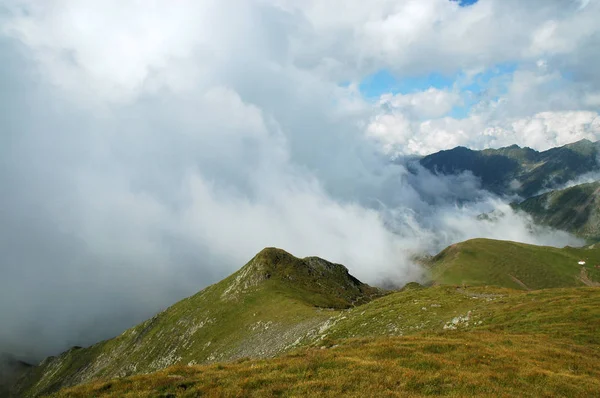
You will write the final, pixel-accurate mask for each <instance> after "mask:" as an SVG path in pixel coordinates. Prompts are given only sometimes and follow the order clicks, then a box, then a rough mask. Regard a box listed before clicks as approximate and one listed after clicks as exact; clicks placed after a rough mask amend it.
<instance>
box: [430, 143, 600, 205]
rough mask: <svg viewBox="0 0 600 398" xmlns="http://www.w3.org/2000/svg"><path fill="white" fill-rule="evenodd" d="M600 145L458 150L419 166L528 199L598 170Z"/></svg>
mask: <svg viewBox="0 0 600 398" xmlns="http://www.w3.org/2000/svg"><path fill="white" fill-rule="evenodd" d="M599 146H600V144H599V143H597V142H596V143H594V142H591V141H588V140H581V141H578V142H575V143H572V144H568V145H565V146H562V147H558V148H552V149H549V150H547V151H543V152H538V151H535V150H533V149H531V148H521V147H519V146H517V145H513V146H509V147H505V148H500V149H485V150H482V151H476V150H471V149H468V148H464V147H456V148H454V149H450V150H447V151H440V152H437V153H434V154H431V155H428V156H425V157H423V158H422V159H421V160H420V161H419V162H420V164H421V165H422V166H423V167H425V168H427V169H428V170H430V171H432V172H434V173H441V174H456V173H460V172H464V171H470V172H472V173H473V174H474V175H475V176H476V177H479V178H480V179H481V184H482V187H483V188H484V189H486V190H489V191H491V192H494V193H496V194H499V195H511V194H518V195H520V196H522V197H525V198H528V197H530V196H532V195H535V194H536V193H538V192H540V191H541V190H542V189H547V188H548V189H552V188H553V187H556V186H560V185H563V184H565V183H567V182H568V181H571V180H573V179H575V178H576V177H578V176H580V175H582V174H585V173H588V172H591V171H597V170H598V169H599V167H598V162H597V159H598V155H599V154H600V152H599V150H598V148H599Z"/></svg>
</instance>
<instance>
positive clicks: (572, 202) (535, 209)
mask: <svg viewBox="0 0 600 398" xmlns="http://www.w3.org/2000/svg"><path fill="white" fill-rule="evenodd" d="M513 207H514V208H515V209H517V210H521V211H524V212H526V213H528V214H529V215H531V217H532V218H533V220H534V222H535V223H537V224H540V225H547V226H549V227H552V228H556V229H560V230H564V231H568V232H571V233H573V234H575V235H577V236H580V237H582V238H585V239H588V240H590V241H600V182H594V183H588V184H580V185H576V186H573V187H570V188H566V189H561V190H555V191H550V192H546V193H544V194H541V195H537V196H533V197H531V198H528V199H526V200H524V201H523V202H521V203H515V204H513Z"/></svg>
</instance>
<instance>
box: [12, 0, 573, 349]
mask: <svg viewBox="0 0 600 398" xmlns="http://www.w3.org/2000/svg"><path fill="white" fill-rule="evenodd" d="M436 2H437V3H439V4H442V3H441V2H440V1H438V0H435V1H431V2H430V3H431V4H434V3H436ZM9 3H10V6H6V9H5V10H3V11H2V13H3V14H1V15H0V16H1V18H2V23H3V25H2V26H3V29H2V32H3V35H2V37H1V39H0V54H1V55H2V62H0V83H1V87H2V88H3V89H2V92H1V94H0V105H1V106H2V109H3V110H4V112H2V114H1V115H0V125H1V126H2V129H3V133H2V135H1V136H0V144H1V145H0V155H1V156H0V186H2V187H3V193H2V196H0V219H1V220H2V223H1V224H0V267H1V268H0V272H1V274H2V278H1V279H0V319H2V328H0V351H10V352H12V353H14V354H16V355H18V356H20V357H22V358H26V359H30V360H38V359H40V358H41V357H43V356H46V355H50V354H56V353H57V352H59V351H60V350H63V349H65V348H67V347H69V346H72V345H86V344H91V343H94V342H96V341H98V340H100V339H103V338H108V337H111V336H113V335H115V334H118V333H120V332H121V331H122V330H123V329H124V328H126V327H129V326H132V325H133V324H135V323H136V322H139V321H141V320H143V319H145V318H147V317H149V316H151V315H152V314H153V313H155V312H156V311H158V310H160V309H162V308H165V307H166V306H168V305H170V304H172V303H173V302H174V301H176V300H178V299H180V298H182V297H185V296H187V295H190V294H192V293H194V292H196V291H198V290H200V289H201V288H203V287H205V286H207V285H208V284H210V283H214V282H216V281H218V280H219V279H221V278H223V277H224V276H226V275H228V274H230V273H231V272H233V271H235V270H237V269H238V268H239V267H241V266H242V265H243V264H244V263H245V262H246V261H247V260H249V259H250V258H251V257H252V256H253V255H254V254H255V253H256V252H258V251H259V250H261V249H262V248H263V247H265V246H278V247H282V248H284V249H286V250H288V251H290V252H291V253H293V254H295V255H297V256H308V255H318V256H322V257H325V258H327V259H329V260H331V261H336V262H340V263H343V264H345V265H346V266H348V268H349V269H350V271H351V272H352V273H353V274H355V275H356V276H357V277H359V278H361V279H363V280H365V281H367V282H371V283H378V282H380V281H382V280H390V279H391V280H394V281H397V283H403V282H408V281H411V280H417V279H419V278H420V277H421V270H420V269H419V267H418V266H416V265H415V264H413V262H412V260H411V259H412V256H413V255H417V254H422V253H424V252H427V253H434V252H436V251H438V250H441V249H442V248H443V247H445V246H446V245H448V244H451V243H454V242H456V241H460V240H464V239H468V238H471V237H481V236H485V237H491V238H498V239H512V240H519V241H523V242H529V243H537V244H548V245H565V244H577V243H579V241H578V240H576V239H575V238H572V237H569V236H568V235H566V234H564V233H560V232H556V231H551V230H546V229H540V230H534V229H532V227H531V225H530V222H529V220H527V219H526V218H523V217H522V216H520V215H516V214H514V213H513V212H512V211H511V210H510V208H509V207H508V206H507V205H506V204H505V202H503V201H502V200H500V199H498V198H495V197H493V196H491V195H490V194H488V193H486V192H484V191H482V190H481V189H480V185H479V182H478V181H477V179H476V178H474V177H473V176H471V175H469V174H462V175H457V176H449V177H440V176H435V175H432V174H431V173H429V172H427V171H426V170H424V169H422V168H421V167H419V166H418V164H415V163H414V161H413V160H411V158H406V159H397V160H396V161H394V162H392V161H391V160H390V159H389V157H388V156H387V154H385V153H384V151H382V147H381V145H380V143H379V142H377V140H373V139H372V137H369V135H368V134H365V132H366V131H367V130H368V124H369V121H370V120H373V118H374V117H375V116H374V114H373V112H374V107H373V104H370V103H368V102H367V101H365V100H364V99H363V98H362V97H361V96H360V95H359V94H358V93H357V92H356V91H355V90H354V89H353V87H352V86H350V87H342V86H340V85H339V84H338V81H339V80H335V79H331V73H332V70H335V69H336V68H335V65H337V63H338V62H339V59H338V60H336V59H335V55H339V56H340V57H341V58H340V59H344V57H346V56H347V54H336V53H335V52H334V51H332V53H331V54H332V57H333V58H331V64H327V62H326V61H322V62H323V63H322V64H321V61H319V62H318V64H319V65H315V64H314V63H313V61H315V59H314V54H315V51H317V50H318V46H316V47H312V46H311V47H310V48H308V47H307V48H305V49H308V50H310V51H309V52H307V53H303V51H302V49H299V48H297V46H298V45H299V43H301V42H303V40H305V39H306V37H312V35H310V34H309V35H307V34H305V33H306V32H305V30H306V29H309V27H310V26H311V24H308V23H307V21H308V20H311V21H312V26H313V28H315V29H317V30H319V29H323V26H322V25H319V23H318V22H319V21H321V22H323V23H325V24H328V23H330V22H331V21H324V20H322V19H320V17H319V15H321V14H320V13H321V12H325V10H320V9H319V7H317V6H316V5H314V4H313V5H311V6H310V7H309V8H310V9H308V10H305V11H306V15H304V16H302V17H298V13H297V11H294V10H293V9H290V8H289V5H287V4H286V2H274V3H280V4H276V5H275V4H270V2H257V3H256V4H255V3H253V2H252V3H251V2H248V3H245V2H244V3H243V4H242V2H240V3H239V4H237V3H236V5H237V6H238V8H236V10H237V11H239V12H237V13H236V15H235V16H234V15H230V13H229V12H228V10H230V8H228V7H226V5H222V4H221V2H210V1H207V2H201V3H198V2H191V3H187V2H181V3H182V4H184V5H185V6H186V7H187V8H186V7H184V8H178V7H179V6H173V7H167V6H165V5H164V4H163V3H161V2H159V1H154V2H149V3H148V4H144V6H141V7H138V6H136V4H137V3H135V2H132V3H127V7H125V8H123V9H121V8H120V4H121V2H118V3H119V5H116V3H114V4H113V3H110V2H106V3H103V6H102V7H98V6H97V5H98V4H99V3H97V2H93V1H91V2H89V1H88V2H86V1H82V2H73V3H69V2H66V3H63V2H50V1H49V2H44V3H43V4H42V3H37V2H30V1H15V2H9ZM196 3H197V4H198V5H194V4H196ZM411 4H413V6H414V7H417V8H418V4H417V2H412V3H411ZM431 4H430V5H431ZM443 4H444V7H447V6H448V5H446V4H445V3H443ZM448 7H451V8H448V9H446V8H444V13H448V14H447V16H446V17H445V18H450V19H451V18H452V15H455V14H453V13H456V12H458V11H457V10H458V8H456V7H458V6H457V5H455V4H454V3H453V4H452V5H450V6H448ZM433 9H434V8H431V9H429V8H428V10H429V11H432V10H433ZM24 10H25V11H24ZM429 11H428V12H429ZM478 12H485V9H482V10H480V11H478ZM326 15H327V18H330V17H331V15H330V14H326ZM448 15H449V16H448ZM456 15H462V14H456ZM192 16H195V17H196V18H193V17H192ZM461 18H462V17H461ZM461 18H459V20H461ZM201 21H207V24H206V25H203V24H202V23H201ZM338 22H339V23H340V24H341V25H343V26H345V24H346V22H345V21H338ZM374 23H375V22H374ZM367 25H369V26H368V29H367V30H368V31H369V32H371V33H369V34H370V35H379V34H383V33H385V32H383V33H382V32H380V31H379V28H377V26H376V25H372V24H367ZM336 26H337V25H336ZM338 27H339V26H338ZM375 28H377V29H375ZM340 29H342V30H343V27H342V28H340ZM392 33H394V32H392ZM395 34H396V33H394V35H395ZM323 37H327V35H326V34H324V36H323ZM369 37H370V36H369ZM415 37H417V36H415ZM338 39H339V38H338V36H337V34H336V36H335V40H334V41H337V40H338ZM386 43H387V44H386V45H388V44H390V43H388V42H386ZM322 44H323V46H324V47H323V48H329V45H331V44H332V43H330V42H327V41H323V42H322ZM115 46H117V47H115ZM386 54H387V55H386V60H388V58H387V57H389V56H391V55H390V54H388V53H386ZM371 56H374V55H372V54H371V55H369V57H371ZM465 57H466V59H467V60H468V59H470V58H469V57H467V56H466V55H465ZM369 62H377V60H376V59H372V60H370V61H369ZM386 62H387V61H386ZM411 62H413V63H416V62H418V57H417V58H415V59H413V60H412V61H411ZM411 65H412V66H411ZM411 65H409V66H410V67H411V68H412V67H413V66H414V65H413V64H411ZM328 66H331V69H330V68H329V67H328ZM359 72H360V73H363V72H364V70H362V69H361V68H358V69H357V70H356V71H348V70H346V68H344V71H343V73H342V72H340V73H341V74H342V75H344V74H345V75H348V74H352V73H354V74H356V76H358V74H357V73H359ZM429 94H436V93H435V92H432V93H429ZM442 97H443V98H441V100H440V104H438V105H439V106H440V107H441V108H443V109H448V106H447V105H446V104H445V101H446V97H444V96H442ZM423 98H425V97H415V98H408V97H406V98H398V101H396V104H397V105H398V106H400V105H401V106H402V107H404V108H410V110H411V112H413V113H415V114H417V115H418V117H429V116H438V115H439V114H440V112H441V111H439V110H438V109H430V110H429V111H424V110H418V109H417V108H418V107H421V106H423V101H424V99H423ZM442 100H443V101H442ZM450 100H451V101H450V102H452V101H454V100H455V99H454V98H450ZM418 152H419V151H412V153H418ZM493 210H500V211H502V212H503V213H504V214H505V216H504V217H501V218H499V220H498V221H496V222H491V221H489V220H478V219H477V215H479V214H481V213H484V212H490V211H493Z"/></svg>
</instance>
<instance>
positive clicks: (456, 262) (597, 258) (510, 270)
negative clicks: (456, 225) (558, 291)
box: [429, 239, 600, 289]
mask: <svg viewBox="0 0 600 398" xmlns="http://www.w3.org/2000/svg"><path fill="white" fill-rule="evenodd" d="M579 261H585V262H586V264H585V265H584V266H581V265H579V264H578V262H579ZM598 265H600V248H595V247H587V248H571V247H566V248H563V249H558V248H554V247H545V246H534V245H527V244H524V243H516V242H509V241H498V240H492V239H473V240H469V241H466V242H461V243H457V244H455V245H452V246H450V247H448V248H446V249H445V250H443V251H442V252H441V253H439V254H438V255H437V256H435V257H433V258H432V259H431V261H430V264H429V266H430V268H431V278H432V280H433V281H434V282H435V283H438V284H450V285H463V284H464V285H495V286H504V287H510V288H514V289H544V288H552V287H567V286H585V285H588V286H591V285H594V284H596V283H597V282H600V267H598Z"/></svg>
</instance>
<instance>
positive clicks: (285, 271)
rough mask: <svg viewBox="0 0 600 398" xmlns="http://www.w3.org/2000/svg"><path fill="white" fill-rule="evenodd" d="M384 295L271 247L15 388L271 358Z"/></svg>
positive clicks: (44, 388) (325, 265) (338, 269)
mask: <svg viewBox="0 0 600 398" xmlns="http://www.w3.org/2000/svg"><path fill="white" fill-rule="evenodd" d="M381 294H382V292H381V291H379V290H378V289H375V288H372V287H370V286H368V285H366V284H363V283H361V282H360V281H358V280H357V279H356V278H354V277H352V276H351V275H350V274H349V273H348V270H347V269H346V268H345V267H344V266H342V265H339V264H333V263H330V262H328V261H325V260H323V259H320V258H317V257H309V258H305V259H299V258H296V257H294V256H292V255H291V254H289V253H287V252H285V251H283V250H280V249H274V248H268V249H265V250H263V251H261V252H260V253H258V254H257V255H256V256H255V257H254V258H253V259H252V260H250V261H249V262H248V263H247V264H246V265H245V266H244V267H242V268H241V269H240V270H239V271H237V272H236V273H234V274H232V275H231V276H229V277H228V278H226V279H224V280H223V281H221V282H219V283H217V284H215V285H212V286H209V287H208V288H206V289H204V290H203V291H201V292H199V293H198V294H196V295H194V296H192V297H189V298H187V299H184V300H182V301H180V302H178V303H177V304H175V305H173V306H172V307H170V308H168V309H167V310H165V311H163V312H161V313H159V314H158V315H156V316H154V317H153V318H152V319H149V320H147V321H145V322H143V323H141V324H140V325H137V326H135V327H133V328H131V329H129V330H127V331H125V332H124V333H123V334H121V335H120V336H118V337H115V338H113V339H110V340H107V341H103V342H100V343H98V344H95V345H93V346H91V347H88V348H81V347H73V348H72V349H70V350H68V351H66V352H64V353H62V354H61V355H59V356H58V357H50V358H47V359H46V360H44V361H43V362H42V363H41V364H40V365H39V366H37V367H35V368H33V369H32V370H31V371H29V373H28V374H27V377H25V378H23V379H22V380H21V381H20V383H19V386H18V388H19V390H20V391H21V394H23V395H37V394H44V393H49V392H52V391H56V390H58V389H59V388H62V387H64V386H70V385H75V384H79V383H83V382H86V381H90V380H93V379H96V378H112V377H123V376H127V375H132V374H138V373H148V372H152V371H156V370H159V369H164V368H166V367H168V366H171V365H176V364H184V365H188V364H189V365H192V364H195V363H206V362H215V361H229V360H234V359H237V358H242V357H249V356H250V357H258V358H260V357H271V356H274V355H276V354H280V353H282V352H285V351H288V350H290V349H292V348H293V347H295V346H298V345H301V344H305V342H306V341H312V339H313V338H314V336H316V334H317V333H318V331H319V329H320V328H321V327H322V326H323V324H324V323H326V322H327V321H328V319H329V318H330V317H331V312H332V311H333V310H334V309H344V308H348V307H351V306H353V305H357V304H359V303H364V302H367V301H369V300H371V299H372V298H373V297H376V296H378V295H381Z"/></svg>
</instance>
